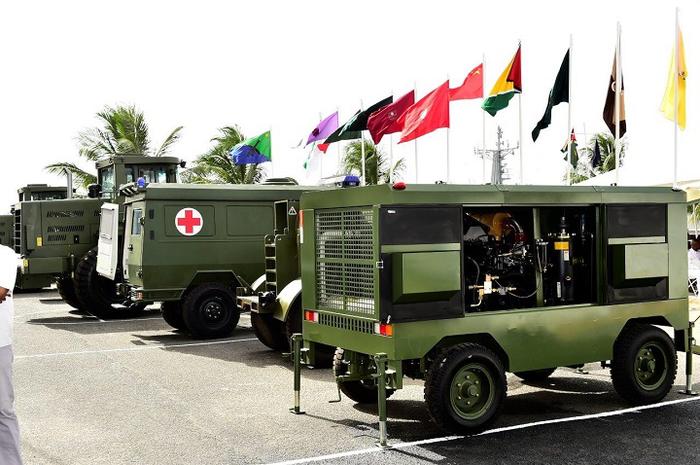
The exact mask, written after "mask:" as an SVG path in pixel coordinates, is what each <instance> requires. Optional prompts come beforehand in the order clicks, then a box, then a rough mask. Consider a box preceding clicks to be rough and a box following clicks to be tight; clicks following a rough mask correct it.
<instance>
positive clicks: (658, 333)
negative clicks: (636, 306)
mask: <svg viewBox="0 0 700 465" xmlns="http://www.w3.org/2000/svg"><path fill="white" fill-rule="evenodd" d="M648 344H652V345H654V349H653V350H654V351H658V354H659V355H661V363H662V364H663V363H664V361H665V369H663V366H662V365H659V366H660V367H661V368H660V369H661V373H658V377H659V381H658V387H653V386H654V384H656V383H654V384H652V385H650V386H646V387H645V386H644V385H643V382H641V381H640V380H638V379H637V375H636V373H637V370H638V369H639V370H640V371H641V368H639V367H638V366H637V363H638V362H639V359H641V357H640V358H638V355H640V351H641V350H642V349H643V348H644V347H645V346H647V345H648ZM654 357H656V356H654ZM652 361H653V362H654V365H653V367H654V368H652V371H654V370H655V369H656V367H657V364H658V362H657V361H656V358H653V359H652ZM639 363H643V362H639ZM677 369H678V355H677V354H676V349H675V347H674V345H673V341H672V340H671V338H670V337H669V336H668V334H666V333H665V332H664V331H662V330H661V329H659V328H657V327H655V326H652V325H648V324H630V325H628V326H626V327H625V329H624V330H623V331H622V333H621V334H620V335H619V336H618V338H617V340H616V341H615V345H614V346H613V359H612V361H611V364H610V373H611V375H612V382H613V386H614V387H615V391H617V393H618V394H619V395H620V397H622V398H623V399H625V400H627V401H628V402H630V403H632V404H635V405H643V404H653V403H656V402H659V401H661V400H662V399H663V398H664V397H666V394H668V392H669V391H670V390H671V388H672V387H673V382H674V381H675V379H676V371H677Z"/></svg>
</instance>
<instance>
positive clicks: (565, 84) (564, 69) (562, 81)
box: [532, 50, 569, 142]
mask: <svg viewBox="0 0 700 465" xmlns="http://www.w3.org/2000/svg"><path fill="white" fill-rule="evenodd" d="M568 101H569V51H568V50H567V51H566V55H564V61H562V62H561V66H560V67H559V72H558V73H557V77H556V79H554V86H553V87H552V90H550V91H549V99H548V100H547V108H546V109H545V110H544V115H543V116H542V119H541V120H540V121H539V122H538V123H537V126H535V129H533V130H532V140H533V142H534V141H536V140H537V138H538V137H539V135H540V131H541V130H542V129H544V128H546V127H547V126H549V123H551V122H552V107H554V106H556V105H559V104H560V103H562V102H568Z"/></svg>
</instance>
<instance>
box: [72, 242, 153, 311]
mask: <svg viewBox="0 0 700 465" xmlns="http://www.w3.org/2000/svg"><path fill="white" fill-rule="evenodd" d="M73 284H74V286H75V294H76V296H77V298H78V301H79V302H80V306H81V308H83V309H84V310H85V311H86V312H87V313H90V314H91V315H94V316H96V317H97V318H102V319H109V318H127V317H133V316H136V315H138V314H139V313H141V312H142V311H143V309H144V308H146V305H147V304H145V303H135V304H132V305H130V306H128V307H121V308H119V307H115V305H120V304H122V303H123V302H124V298H123V297H121V296H119V295H118V294H117V286H116V283H115V281H112V280H110V279H107V278H105V277H104V276H101V275H100V274H99V273H98V272H97V247H94V248H92V249H90V251H89V252H88V253H86V254H85V255H84V256H83V258H81V259H80V261H79V262H78V265H77V266H76V267H75V277H74V278H73Z"/></svg>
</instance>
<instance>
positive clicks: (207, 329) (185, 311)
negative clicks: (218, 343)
mask: <svg viewBox="0 0 700 465" xmlns="http://www.w3.org/2000/svg"><path fill="white" fill-rule="evenodd" d="M182 317H183V319H184V322H185V326H186V327H187V329H188V330H189V332H190V333H191V334H192V336H194V337H197V338H202V339H208V338H215V337H225V336H229V335H230V334H231V333H233V331H234V330H235V329H236V325H237V324H238V320H239V318H240V317H241V312H240V309H239V308H238V306H237V305H236V294H235V293H234V292H233V290H232V289H231V288H230V287H228V286H225V285H223V284H219V283H207V284H201V285H199V286H197V287H195V288H194V289H192V290H191V291H190V292H188V293H187V295H186V296H185V298H184V299H183V300H182Z"/></svg>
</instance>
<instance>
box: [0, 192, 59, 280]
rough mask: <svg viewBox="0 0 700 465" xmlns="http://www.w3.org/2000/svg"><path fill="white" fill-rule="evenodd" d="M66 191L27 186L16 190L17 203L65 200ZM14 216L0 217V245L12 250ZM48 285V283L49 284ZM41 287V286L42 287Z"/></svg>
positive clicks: (11, 214) (13, 243)
mask: <svg viewBox="0 0 700 465" xmlns="http://www.w3.org/2000/svg"><path fill="white" fill-rule="evenodd" d="M67 192H68V190H67V189H66V187H65V186H63V187H57V186H49V185H48V184H28V185H26V186H24V187H20V188H19V189H18V190H17V194H18V196H19V201H20V202H22V201H24V200H55V199H65V198H66V197H67ZM14 236H15V216H14V213H10V214H9V215H0V245H4V246H6V247H10V248H14V246H15V237H14ZM49 284H50V283H49ZM42 287H43V286H42Z"/></svg>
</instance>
